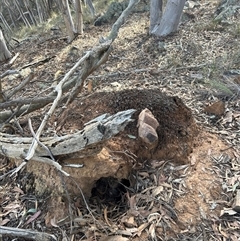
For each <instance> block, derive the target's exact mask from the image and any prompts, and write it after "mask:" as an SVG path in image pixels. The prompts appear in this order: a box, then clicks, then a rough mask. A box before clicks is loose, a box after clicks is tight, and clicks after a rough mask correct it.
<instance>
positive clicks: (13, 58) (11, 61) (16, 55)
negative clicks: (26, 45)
mask: <svg viewBox="0 0 240 241" xmlns="http://www.w3.org/2000/svg"><path fill="white" fill-rule="evenodd" d="M18 56H19V53H17V54H15V56H14V57H12V59H11V60H10V61H9V63H8V64H9V65H12V64H13V63H14V61H15V60H16V59H17V57H18Z"/></svg>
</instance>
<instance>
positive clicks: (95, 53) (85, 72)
mask: <svg viewBox="0 0 240 241" xmlns="http://www.w3.org/2000/svg"><path fill="white" fill-rule="evenodd" d="M111 51H112V48H111V41H108V42H105V43H103V44H101V45H99V46H97V47H94V48H93V49H92V50H91V51H88V52H87V53H86V54H85V55H84V56H83V57H82V58H81V59H80V60H79V61H78V62H77V63H76V64H75V65H74V67H73V68H72V69H71V70H70V71H69V72H68V73H67V74H66V75H65V76H64V78H63V79H62V80H61V81H62V84H61V85H62V87H61V88H62V94H65V93H68V92H69V89H71V88H72V87H74V86H75V88H74V90H73V91H72V94H71V97H69V94H67V95H66V96H64V97H63V96H62V94H61V102H62V101H65V100H66V99H69V101H70V100H72V98H73V97H74V96H75V95H76V94H78V93H79V91H80V90H81V83H83V82H84V80H85V79H86V78H87V77H88V76H89V75H90V74H91V73H92V72H93V71H95V70H96V68H98V67H99V66H100V65H101V64H102V63H104V62H106V60H107V57H108V56H109V54H110V53H111ZM81 64H83V65H84V67H83V69H82V71H81V73H80V74H79V75H78V76H76V77H74V78H72V79H70V77H71V76H72V74H73V73H74V72H76V70H77V69H78V67H79V66H80V65H81ZM95 64H96V65H97V66H94V65H95ZM59 84H60V83H59ZM55 88H58V87H55ZM57 93H58V92H57V91H56V89H55V91H53V92H52V93H50V94H49V95H47V96H46V97H43V98H38V99H36V100H32V99H27V100H21V101H20V100H19V99H18V100H16V101H19V104H17V102H16V101H12V102H10V101H8V102H6V103H1V104H0V108H3V107H5V108H6V106H7V107H10V106H11V104H12V106H16V105H17V106H21V107H20V108H19V109H18V110H17V111H15V112H14V114H15V116H16V117H18V116H20V115H22V114H28V113H31V112H33V111H35V110H37V109H40V108H43V107H44V106H46V105H47V104H49V103H51V102H52V101H53V100H54V99H55V98H56V96H57ZM69 101H68V102H69ZM22 104H24V105H23V106H22ZM12 113H13V112H12V111H10V110H6V111H2V112H0V123H4V122H5V121H6V120H8V119H9V117H11V116H12Z"/></svg>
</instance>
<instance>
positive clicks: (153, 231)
mask: <svg viewBox="0 0 240 241" xmlns="http://www.w3.org/2000/svg"><path fill="white" fill-rule="evenodd" d="M155 227H156V224H155V223H152V224H151V226H150V227H149V230H148V231H149V234H150V236H151V238H152V240H156V232H155Z"/></svg>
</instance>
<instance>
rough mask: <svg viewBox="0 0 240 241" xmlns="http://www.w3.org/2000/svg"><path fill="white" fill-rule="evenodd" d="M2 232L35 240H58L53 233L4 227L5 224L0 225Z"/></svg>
mask: <svg viewBox="0 0 240 241" xmlns="http://www.w3.org/2000/svg"><path fill="white" fill-rule="evenodd" d="M0 234H1V235H2V236H10V237H18V238H26V239H32V240H35V241H53V240H57V238H56V237H55V236H54V235H52V234H48V233H40V232H37V231H33V230H28V229H20V228H11V227H4V226H0Z"/></svg>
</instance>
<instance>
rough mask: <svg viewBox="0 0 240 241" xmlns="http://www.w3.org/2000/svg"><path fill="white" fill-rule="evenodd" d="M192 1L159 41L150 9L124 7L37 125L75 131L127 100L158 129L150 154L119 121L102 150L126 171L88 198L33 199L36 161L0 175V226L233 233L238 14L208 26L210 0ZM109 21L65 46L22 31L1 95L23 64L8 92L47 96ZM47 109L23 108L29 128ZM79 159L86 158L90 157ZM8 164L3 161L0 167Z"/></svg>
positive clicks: (237, 228) (81, 236)
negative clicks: (82, 79)
mask: <svg viewBox="0 0 240 241" xmlns="http://www.w3.org/2000/svg"><path fill="white" fill-rule="evenodd" d="M191 3H192V2H191ZM194 4H195V5H194ZM194 4H193V6H190V7H188V8H186V9H185V10H184V11H185V16H187V17H186V18H185V20H184V21H183V22H182V24H181V25H180V27H179V31H178V32H177V33H176V34H174V35H173V36H170V37H167V38H164V39H159V38H157V37H154V36H150V35H148V27H149V13H147V12H145V13H135V14H132V15H131V16H130V17H129V18H128V20H127V21H126V23H125V24H124V25H123V26H122V27H121V29H120V32H119V35H118V37H117V39H116V40H115V41H114V43H113V47H114V49H113V51H112V53H111V54H110V56H109V59H108V61H107V63H105V64H103V65H102V66H100V68H99V69H98V70H97V71H95V72H94V73H93V74H92V75H90V76H89V77H88V79H87V81H86V83H85V85H84V88H83V90H82V92H81V93H80V94H79V95H78V97H77V98H76V99H75V100H74V101H73V102H72V103H71V104H70V106H68V107H67V108H66V109H62V108H61V107H59V108H58V110H57V111H56V113H54V116H53V117H52V118H51V121H50V122H49V123H48V124H47V127H46V129H45V131H44V133H43V134H44V135H45V136H51V135H65V134H69V133H74V132H76V131H77V130H81V129H82V128H83V126H84V123H86V122H88V121H90V120H91V119H93V118H95V117H96V116H98V115H101V114H104V113H111V114H114V113H116V112H118V111H121V110H126V109H130V108H134V109H136V110H137V114H138V113H139V112H140V111H141V110H143V109H144V108H148V109H150V110H151V111H152V113H153V114H154V116H155V117H156V119H157V120H158V122H159V123H160V128H162V132H161V130H158V131H159V132H158V133H163V134H162V136H159V141H160V142H159V145H158V147H157V150H155V152H154V153H150V154H149V152H148V151H146V150H145V147H144V146H143V145H142V144H141V142H140V141H139V140H138V138H137V128H136V120H135V122H133V123H131V124H130V125H129V126H127V127H126V129H125V130H124V131H123V132H122V133H121V134H119V135H117V136H116V137H114V138H112V139H111V140H110V141H109V142H108V143H107V145H106V146H104V153H102V154H104V155H105V156H114V157H115V159H116V160H118V158H119V159H124V158H123V156H125V159H127V161H128V162H129V163H130V166H131V168H130V169H131V171H130V172H129V173H128V171H129V170H128V171H126V173H128V177H126V178H123V179H122V180H120V181H119V180H117V179H114V180H112V179H113V177H109V179H108V176H107V175H106V174H105V175H104V176H102V177H103V178H101V176H99V179H100V180H99V181H98V182H96V184H95V186H94V189H92V190H91V192H90V193H91V194H92V197H90V198H89V200H88V201H87V203H88V204H87V203H81V201H80V199H81V198H79V196H81V195H80V194H78V195H77V194H76V191H74V194H73V195H71V200H69V198H66V196H64V197H65V198H64V197H62V196H59V195H58V194H56V193H54V194H51V195H50V194H49V193H41V195H40V194H39V190H36V183H35V182H36V180H37V179H36V180H35V177H34V176H33V174H31V173H30V171H29V170H30V169H31V168H32V169H34V167H35V168H36V166H35V164H29V165H32V167H31V168H30V169H27V170H24V171H23V172H21V173H20V174H19V175H17V176H15V177H4V178H2V179H1V180H0V203H1V207H0V225H4V226H9V227H18V228H29V229H34V230H38V231H40V232H47V233H50V234H53V235H55V236H56V237H57V239H58V240H101V241H107V240H108V241H113V240H115V241H122V240H203V241H206V240H239V239H240V218H239V217H240V215H239V209H240V207H239V206H238V205H239V203H237V204H238V205H236V203H235V202H236V200H237V202H239V197H237V193H238V192H239V185H240V168H239V167H240V101H239V100H240V45H239V42H240V25H239V21H240V16H239V10H238V12H237V13H236V14H235V15H234V16H232V17H231V19H228V21H225V22H216V21H213V18H214V12H215V11H216V8H217V2H214V1H200V2H199V4H196V3H195V2H194ZM110 29H111V25H104V26H100V27H95V26H93V25H86V27H85V30H84V34H83V35H81V36H79V37H78V38H77V39H75V40H74V41H73V42H72V43H71V44H68V43H67V41H66V38H65V37H64V36H63V33H62V32H61V31H59V32H56V31H51V30H48V31H44V30H41V31H42V32H41V33H39V34H37V35H32V36H28V37H27V38H25V39H24V40H22V41H20V43H19V44H18V45H17V46H15V47H14V48H13V49H12V52H14V53H15V54H17V53H19V56H18V58H17V59H16V60H15V62H14V63H13V64H12V66H9V65H7V64H6V65H2V66H1V67H0V70H1V73H3V72H5V71H6V70H8V69H10V68H11V69H21V75H20V76H19V75H11V76H7V77H5V78H4V79H3V91H6V92H7V91H9V90H11V89H13V88H14V87H15V86H17V85H18V84H19V83H21V82H22V80H23V79H24V78H26V76H28V74H29V73H30V72H33V73H34V77H33V79H32V80H31V82H30V83H29V85H27V86H26V87H25V88H24V89H23V90H21V92H19V93H18V96H17V97H22V98H23V97H29V98H30V97H35V96H41V95H45V94H47V93H49V91H50V90H51V88H50V87H51V86H52V84H54V83H57V82H58V81H60V80H61V79H62V78H63V76H64V75H65V73H67V71H68V70H69V69H71V67H72V66H73V65H74V64H75V63H76V62H77V60H78V59H79V58H81V57H82V56H83V55H84V53H86V51H88V50H90V49H91V48H92V47H94V46H96V45H97V44H98V43H99V39H100V37H101V36H107V35H108V33H109V31H110ZM46 59H47V60H46ZM41 60H46V61H41ZM28 65H29V66H28ZM46 89H47V91H46ZM163 103H164V105H163ZM48 108H49V105H48V106H46V107H45V108H42V109H41V110H38V111H36V112H33V113H31V114H30V115H28V116H27V117H29V116H30V117H31V119H32V123H33V126H34V129H35V130H36V129H37V128H38V126H39V124H40V123H41V121H42V119H43V116H44V114H45V113H46V111H47V110H48ZM134 118H135V119H137V115H135V116H134ZM26 123H27V118H26V116H22V117H21V118H20V124H21V125H22V128H23V129H22V130H23V134H24V135H26V136H28V135H29V134H30V132H29V130H28V127H27V125H26ZM16 129H17V127H16ZM15 134H18V131H16V133H15ZM118 153H120V154H121V155H118ZM82 161H83V162H85V163H87V162H88V161H89V157H87V158H86V159H84V158H83V159H82ZM15 165H16V164H15V162H13V161H11V160H8V159H7V158H5V157H2V158H1V159H0V172H1V174H4V173H6V172H7V171H9V170H11V169H13V168H14V167H15ZM67 170H68V169H67ZM105 171H106V170H105ZM44 172H45V169H43V171H42V175H46V176H47V175H49V173H44ZM126 173H125V174H126ZM79 175H80V174H79ZM125 176H126V175H125ZM96 181H97V180H96ZM48 182H57V181H56V180H53V179H51V180H50V181H49V180H48V181H46V183H48ZM115 182H118V183H117V184H116V183H115ZM119 182H120V183H119ZM45 185H46V184H45ZM56 185H61V182H60V183H57V184H56ZM122 187H124V188H122ZM41 188H42V186H41ZM69 191H70V192H71V190H69ZM53 199H54V200H53ZM69 201H70V203H69ZM86 205H87V206H86ZM69 207H70V208H69ZM70 212H71V214H70ZM69 217H71V218H72V219H71V221H72V223H71V224H70V219H69ZM73 217H74V218H73ZM70 233H71V234H70ZM68 238H69V239H68ZM3 240H10V238H8V237H4V238H3ZM17 240H23V239H21V238H18V239H17Z"/></svg>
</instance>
